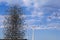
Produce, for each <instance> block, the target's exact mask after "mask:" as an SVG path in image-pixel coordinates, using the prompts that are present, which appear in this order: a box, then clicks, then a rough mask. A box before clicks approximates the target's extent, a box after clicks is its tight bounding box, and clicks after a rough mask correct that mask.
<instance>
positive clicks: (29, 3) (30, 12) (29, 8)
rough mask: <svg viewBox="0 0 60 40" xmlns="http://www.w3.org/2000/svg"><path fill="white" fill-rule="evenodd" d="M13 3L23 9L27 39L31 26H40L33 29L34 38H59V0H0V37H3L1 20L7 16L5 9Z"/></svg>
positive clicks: (29, 36) (56, 39)
mask: <svg viewBox="0 0 60 40" xmlns="http://www.w3.org/2000/svg"><path fill="white" fill-rule="evenodd" d="M14 4H19V5H20V6H21V7H22V9H23V12H24V14H25V15H23V17H24V18H25V22H24V23H26V24H27V26H28V29H27V34H26V35H27V36H28V39H29V40H31V39H32V32H33V31H32V29H31V27H39V28H40V29H35V30H34V34H35V35H34V38H35V40H60V5H59V4H60V0H17V1H15V0H0V38H3V32H2V31H3V28H4V26H3V21H4V17H5V16H7V12H5V10H7V9H8V7H9V6H11V5H14ZM25 27H26V25H25ZM27 36H26V37H27Z"/></svg>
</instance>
